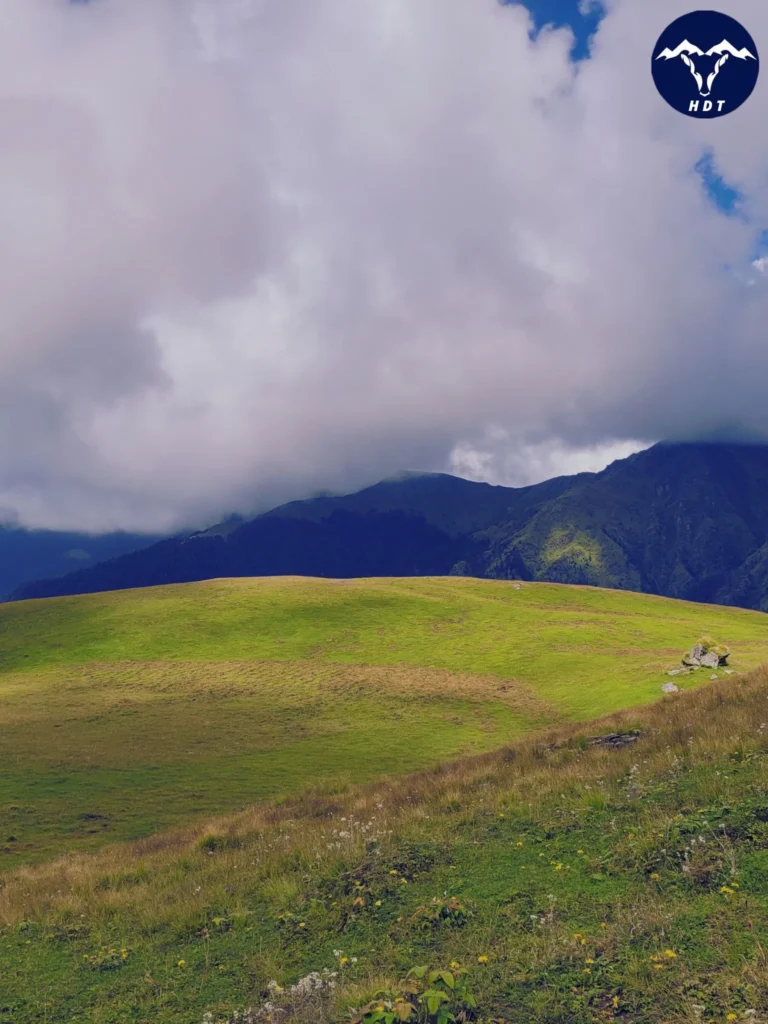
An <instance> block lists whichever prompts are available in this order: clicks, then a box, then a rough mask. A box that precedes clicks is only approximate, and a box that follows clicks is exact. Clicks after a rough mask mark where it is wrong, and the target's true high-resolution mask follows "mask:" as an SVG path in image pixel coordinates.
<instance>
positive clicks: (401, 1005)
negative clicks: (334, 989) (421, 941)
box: [351, 967, 477, 1024]
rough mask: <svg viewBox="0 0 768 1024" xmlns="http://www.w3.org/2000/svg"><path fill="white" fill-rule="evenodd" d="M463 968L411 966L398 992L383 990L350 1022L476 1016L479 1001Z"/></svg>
mask: <svg viewBox="0 0 768 1024" xmlns="http://www.w3.org/2000/svg"><path fill="white" fill-rule="evenodd" d="M466 974H467V971H466V970H465V969H464V968H461V967H459V968H455V969H453V970H450V971H449V970H441V969H439V970H436V971H429V970H428V969H427V968H426V967H412V968H411V970H410V971H409V972H408V974H407V975H406V976H405V978H404V979H403V981H402V982H401V983H400V988H399V991H398V992H380V993H378V997H377V998H375V999H373V1000H372V1001H371V1002H370V1003H368V1004H367V1005H366V1006H363V1007H361V1008H360V1009H359V1010H355V1011H353V1017H352V1021H351V1024H398V1022H401V1024H402V1022H411V1024H452V1022H460V1021H470V1020H474V1019H475V1010H476V1009H477V1000H476V999H475V997H474V996H473V995H472V993H471V992H470V991H469V989H468V987H467V984H466V981H465V975H466Z"/></svg>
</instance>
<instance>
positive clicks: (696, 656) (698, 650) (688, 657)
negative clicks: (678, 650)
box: [683, 644, 706, 665]
mask: <svg viewBox="0 0 768 1024" xmlns="http://www.w3.org/2000/svg"><path fill="white" fill-rule="evenodd" d="M705 654H706V651H705V650H704V645H703V644H694V645H693V647H692V648H691V649H690V651H689V652H688V654H684V655H683V664H684V665H701V659H702V658H703V657H704V655H705Z"/></svg>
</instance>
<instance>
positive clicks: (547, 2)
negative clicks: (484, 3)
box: [503, 0, 604, 60]
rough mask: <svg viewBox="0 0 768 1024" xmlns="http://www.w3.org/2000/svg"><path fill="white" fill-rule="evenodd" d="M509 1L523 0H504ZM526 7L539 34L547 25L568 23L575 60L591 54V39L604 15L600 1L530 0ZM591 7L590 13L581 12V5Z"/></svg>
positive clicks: (518, 0)
mask: <svg viewBox="0 0 768 1024" xmlns="http://www.w3.org/2000/svg"><path fill="white" fill-rule="evenodd" d="M503 2H507V3H520V2H521V0H503ZM524 6H525V7H527V8H528V10H529V11H530V12H531V14H532V16H533V20H534V23H535V26H536V32H535V33H534V34H537V33H538V32H540V31H541V29H542V28H544V27H545V26H547V25H552V26H553V27H554V28H560V27H561V26H562V25H568V26H570V27H571V28H572V29H573V32H574V35H575V40H574V45H573V49H572V51H571V55H572V57H573V58H574V60H583V59H584V58H585V57H588V56H589V40H590V38H591V36H592V35H594V32H595V30H596V28H597V26H598V24H599V23H600V19H601V18H602V16H603V13H604V11H603V7H602V4H600V3H599V2H592V3H584V0H582V2H581V3H579V0H528V2H527V3H526V4H524ZM580 6H581V7H582V8H591V10H590V13H589V14H581V13H580V11H579V7H580Z"/></svg>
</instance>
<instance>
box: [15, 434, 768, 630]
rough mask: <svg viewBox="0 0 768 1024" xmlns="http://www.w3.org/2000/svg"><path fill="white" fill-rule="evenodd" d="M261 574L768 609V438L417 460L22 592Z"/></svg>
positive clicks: (84, 590)
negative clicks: (612, 592)
mask: <svg viewBox="0 0 768 1024" xmlns="http://www.w3.org/2000/svg"><path fill="white" fill-rule="evenodd" d="M265 575H269V576H271V575H305V576H327V577H338V578H348V577H355V576H425V575H427V576H432V575H467V576H481V577H491V578H499V579H520V580H541V581H550V582H562V583H579V584H588V585H592V586H601V587H611V588H621V589H624V590H636V591H644V592H647V593H651V594H662V595H666V596H669V597H679V598H684V599H687V600H694V601H707V602H716V603H719V604H732V605H740V606H743V607H750V608H759V609H763V610H768V446H765V445H758V444H735V443H715V442H712V443H689V444H681V443H668V442H663V443H660V444H657V445H654V446H653V447H652V448H649V449H647V450H645V451H642V452H638V453H637V454H635V455H631V456H630V457H629V458H626V459H621V460H619V461H617V462H614V463H612V464H611V465H610V466H608V467H607V468H606V469H604V470H603V471H602V472H599V473H580V474H578V475H576V476H563V477H557V478H555V479H552V480H547V481H545V482H543V483H539V484H534V485H532V486H529V487H518V488H513V487H501V486H492V485H490V484H485V483H475V482H472V481H469V480H463V479H460V478H457V477H453V476H448V475H445V474H418V473H409V474H405V475H403V476H402V477H399V478H397V479H392V480H385V481H382V482H381V483H378V484H375V485H374V486H372V487H367V488H365V489H364V490H361V491H358V492H356V493H354V494H350V495H345V496H340V497H318V498H310V499H307V500H305V501H295V502H291V503H289V504H286V505H281V506H279V507H278V508H275V509H272V510H271V511H269V512H266V513H264V514H262V515H259V516H256V517H255V518H253V519H249V520H245V521H244V520H242V519H239V518H237V517H233V518H231V519H229V520H227V521H225V522H223V523H220V524H219V525H217V526H214V527H212V528H210V529H207V530H203V531H200V532H196V533H187V534H184V535H179V536H176V537H171V538H166V539H163V540H160V541H157V542H156V543H154V544H151V545H149V546H145V547H143V548H142V549H141V550H135V551H133V552H131V553H127V554H121V555H119V557H113V558H110V559H109V560H107V561H104V562H101V563H99V564H96V565H89V566H84V567H83V568H81V569H78V570H77V571H75V572H71V573H68V574H67V575H64V576H61V577H59V578H57V579H48V580H43V581H41V582H34V583H30V582H25V583H23V584H22V585H20V586H19V587H17V588H16V590H15V591H14V592H13V595H12V598H13V599H14V600H20V599H25V598H34V597H50V596H57V595H64V594H80V593H90V592H94V591H101V590H117V589H125V588H129V587H143V586H152V585H156V584H164V583H173V582H189V581H193V580H202V579H211V578H215V577H228V576H265Z"/></svg>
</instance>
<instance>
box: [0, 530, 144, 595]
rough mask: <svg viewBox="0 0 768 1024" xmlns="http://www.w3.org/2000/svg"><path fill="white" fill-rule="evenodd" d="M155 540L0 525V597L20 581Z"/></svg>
mask: <svg viewBox="0 0 768 1024" xmlns="http://www.w3.org/2000/svg"><path fill="white" fill-rule="evenodd" d="M159 539H160V538H159V536H157V535H155V534H145V533H144V534H142V533H122V532H117V533H105V534H89V533H72V532H65V531H59V530H25V529H23V528H22V527H20V526H15V525H3V526H0V599H2V597H5V596H7V595H8V594H9V593H10V592H11V591H13V590H14V589H15V588H17V587H19V586H21V585H22V584H23V583H28V582H30V581H32V580H39V579H43V578H47V577H58V576H63V575H65V574H66V573H69V572H72V571H73V570H75V569H85V568H90V567H91V566H94V565H96V564H97V563H98V562H103V561H104V560H105V559H109V558H117V557H118V556H119V555H125V554H128V553H129V552H131V551H136V550H137V549H138V548H145V547H147V545H148V544H153V543H154V542H155V541H157V540H159Z"/></svg>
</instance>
